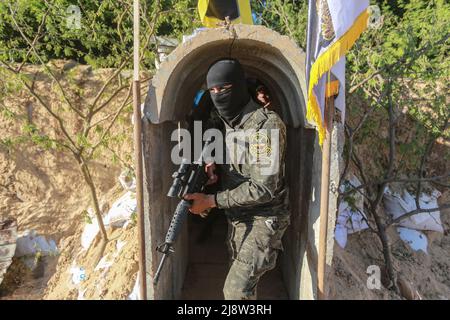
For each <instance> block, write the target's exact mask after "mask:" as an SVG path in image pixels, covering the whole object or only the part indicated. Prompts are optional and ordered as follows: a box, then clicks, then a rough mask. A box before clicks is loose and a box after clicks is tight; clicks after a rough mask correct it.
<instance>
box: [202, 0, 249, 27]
mask: <svg viewBox="0 0 450 320" xmlns="http://www.w3.org/2000/svg"><path fill="white" fill-rule="evenodd" d="M198 12H199V14H200V19H201V20H202V23H203V25H204V26H205V27H208V28H216V27H217V26H218V24H219V23H221V22H223V21H225V17H229V18H230V20H231V23H243V24H253V18H252V9H251V8H250V1H249V0H199V1H198Z"/></svg>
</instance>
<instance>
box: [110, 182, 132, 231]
mask: <svg viewBox="0 0 450 320" xmlns="http://www.w3.org/2000/svg"><path fill="white" fill-rule="evenodd" d="M134 212H136V195H135V194H134V193H133V192H131V191H128V192H127V193H125V194H124V195H123V196H122V197H120V198H119V199H117V200H116V202H114V203H113V205H112V207H111V209H110V210H109V211H108V214H107V215H106V217H105V218H104V219H103V221H104V223H105V225H109V226H112V227H116V228H120V227H122V226H123V225H124V224H125V222H126V221H127V220H129V219H130V218H131V215H132V214H133V213H134Z"/></svg>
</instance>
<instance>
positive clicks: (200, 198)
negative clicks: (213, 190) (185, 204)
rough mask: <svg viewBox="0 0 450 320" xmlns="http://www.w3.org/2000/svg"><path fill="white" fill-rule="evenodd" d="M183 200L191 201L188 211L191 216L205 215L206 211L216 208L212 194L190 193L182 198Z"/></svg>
mask: <svg viewBox="0 0 450 320" xmlns="http://www.w3.org/2000/svg"><path fill="white" fill-rule="evenodd" d="M184 199H185V200H193V202H192V206H191V208H190V209H189V211H190V212H191V213H193V214H198V215H201V216H202V217H203V216H204V215H205V212H206V211H209V210H210V209H211V208H215V207H216V200H215V199H214V195H213V194H204V193H192V194H187V195H185V196H184Z"/></svg>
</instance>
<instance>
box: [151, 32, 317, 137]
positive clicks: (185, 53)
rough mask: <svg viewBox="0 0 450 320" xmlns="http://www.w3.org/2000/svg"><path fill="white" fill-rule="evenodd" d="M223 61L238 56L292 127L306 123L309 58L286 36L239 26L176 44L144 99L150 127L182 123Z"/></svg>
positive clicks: (203, 34) (250, 75)
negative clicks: (210, 72)
mask: <svg viewBox="0 0 450 320" xmlns="http://www.w3.org/2000/svg"><path fill="white" fill-rule="evenodd" d="M221 57H233V58H237V59H238V60H239V61H241V63H242V64H243V65H244V68H245V70H246V74H247V76H248V77H256V78H258V79H265V80H266V83H265V84H266V85H267V86H268V87H269V90H270V91H271V92H276V93H277V94H276V99H275V101H276V102H277V105H278V106H279V110H278V111H279V114H280V115H281V116H282V118H283V120H284V121H285V122H286V123H287V124H289V125H290V126H292V127H294V128H297V127H300V126H302V127H305V126H306V127H310V126H311V124H309V123H307V122H306V120H305V114H306V106H305V93H306V81H305V54H304V53H303V51H302V50H301V49H300V48H299V47H298V46H297V45H296V44H295V43H294V42H293V41H292V40H291V39H289V38H288V37H286V36H281V35H280V34H278V33H277V32H275V31H273V30H270V29H267V28H266V27H263V26H248V25H235V26H233V28H232V30H231V31H229V30H226V29H208V30H205V31H201V32H200V33H199V34H198V35H197V36H195V37H194V38H192V39H191V40H188V41H187V42H185V43H183V44H181V45H180V46H178V47H177V48H176V49H175V50H174V51H173V52H172V53H171V54H170V55H169V56H168V59H167V60H166V61H165V62H163V63H162V65H161V68H160V70H159V71H158V73H157V74H156V75H155V76H154V78H153V80H152V83H151V85H150V88H149V91H148V95H147V98H146V101H145V109H144V110H145V111H144V112H145V115H146V117H147V118H148V119H149V120H150V121H151V122H152V123H155V124H156V123H162V122H165V121H180V120H182V119H183V117H184V115H185V114H186V113H187V112H188V111H189V110H190V108H191V107H192V101H193V99H194V96H195V94H196V92H197V91H198V89H199V88H200V87H201V86H202V84H203V83H204V80H205V76H206V72H207V70H208V67H209V66H210V65H211V63H213V62H214V61H215V60H217V59H218V58H221Z"/></svg>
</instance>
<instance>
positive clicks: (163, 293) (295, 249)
mask: <svg viewBox="0 0 450 320" xmlns="http://www.w3.org/2000/svg"><path fill="white" fill-rule="evenodd" d="M222 57H232V58H236V59H238V60H239V61H240V62H241V63H242V65H243V66H244V68H245V72H246V76H247V77H248V78H256V79H259V80H260V81H261V82H263V83H264V84H265V85H266V86H267V88H268V89H269V91H270V92H271V94H272V100H273V105H274V110H275V111H276V112H277V113H278V114H279V115H280V116H281V118H282V119H283V121H284V122H285V124H286V126H287V140H288V147H287V154H286V159H288V160H287V162H286V177H287V183H288V188H289V209H290V213H291V225H290V227H289V228H288V230H287V231H286V234H285V236H284V238H283V245H284V248H285V250H284V252H283V254H282V255H280V257H279V259H278V267H277V268H276V269H275V270H274V271H271V272H269V274H267V275H266V276H265V278H264V279H262V282H263V285H262V286H263V287H267V288H269V289H268V290H267V291H266V290H264V289H262V291H260V290H258V294H259V298H263V299H264V298H266V299H271V298H284V299H287V298H290V299H298V298H300V297H302V295H303V296H305V297H310V298H313V296H314V292H313V291H314V289H312V288H313V287H314V283H313V282H314V281H315V280H314V271H313V270H314V268H315V267H314V262H313V260H314V259H315V256H316V255H317V253H316V251H315V248H316V245H315V240H314V232H311V230H312V229H313V228H312V224H313V223H315V220H316V218H317V217H314V218H313V219H314V221H313V220H312V215H311V210H314V212H316V211H317V210H316V209H314V207H315V206H316V205H317V201H315V200H314V199H319V197H320V195H318V194H317V191H315V193H316V194H315V195H314V189H315V188H314V186H315V185H317V179H314V176H317V170H318V169H317V168H320V161H316V160H314V159H316V158H317V157H318V152H320V148H318V146H317V142H316V134H315V131H314V129H311V125H310V124H309V123H307V121H306V119H305V113H306V112H305V110H306V109H305V98H304V97H305V92H306V84H305V78H304V77H305V76H304V75H305V62H304V61H305V57H304V53H303V52H302V51H301V49H300V48H298V47H297V46H296V44H295V43H294V42H293V41H291V40H290V39H289V38H287V37H285V36H281V35H279V34H278V33H276V32H274V31H272V30H269V29H267V28H265V27H262V26H246V25H235V26H233V27H232V28H231V30H226V29H209V30H205V31H202V32H200V33H199V34H198V35H196V36H195V37H194V38H192V39H191V40H188V41H187V42H185V43H183V44H182V45H180V46H179V47H177V48H176V49H175V50H174V51H173V52H172V53H171V54H170V55H169V56H168V60H167V61H165V62H164V63H163V64H162V65H161V68H160V69H159V70H158V72H157V73H156V74H155V76H154V77H153V79H152V83H151V85H150V88H149V92H148V95H147V98H146V101H145V108H144V115H145V118H146V119H144V121H143V143H144V170H145V174H144V203H145V205H144V210H145V214H146V221H145V222H146V232H145V233H146V239H147V243H146V247H147V252H146V253H147V254H146V256H147V280H148V287H149V288H148V295H149V298H154V299H178V298H185V299H191V298H192V299H208V298H209V299H221V298H222V297H223V296H222V292H221V290H222V286H223V283H224V281H225V275H226V273H227V270H228V262H227V259H228V258H227V254H226V246H225V233H226V221H225V220H224V219H223V218H218V219H216V221H215V222H214V223H212V224H211V228H212V229H211V232H210V233H209V236H211V238H209V240H206V241H203V243H202V242H201V241H200V242H198V241H196V239H197V240H198V237H199V236H200V235H199V233H201V232H202V230H204V226H202V224H201V222H198V221H195V219H194V218H192V217H191V218H190V219H189V221H188V223H187V224H186V226H185V228H184V230H183V233H182V234H181V235H180V237H179V238H178V240H177V244H176V247H175V253H174V254H172V256H171V257H170V259H169V262H168V263H166V265H165V269H164V271H163V274H162V275H161V278H160V280H159V283H158V285H157V286H153V284H152V281H151V280H152V276H153V274H154V272H155V271H156V268H157V265H158V263H159V260H160V258H161V257H160V255H159V253H157V252H156V251H155V247H156V246H157V245H158V244H160V243H161V242H163V239H164V236H165V233H166V231H167V229H168V226H169V224H170V220H171V218H172V215H173V212H174V210H175V207H176V205H177V200H176V199H172V198H168V197H167V196H166V194H167V191H168V190H169V188H170V185H171V183H172V178H171V175H172V173H173V172H174V171H176V169H177V166H175V165H173V164H172V161H171V158H170V155H171V150H172V148H173V147H174V146H175V145H176V142H175V141H171V135H172V132H173V131H174V130H176V129H177V128H179V127H186V125H187V124H186V122H185V119H186V116H187V114H188V113H189V111H190V110H191V108H192V105H193V100H194V98H195V95H196V93H197V92H198V90H199V89H200V88H201V87H202V85H203V84H204V82H205V78H206V73H207V70H208V67H209V66H210V65H211V63H213V62H214V61H215V60H217V59H219V58H222ZM312 193H313V194H312ZM311 198H313V200H312V201H311ZM317 214H318V211H317ZM314 215H316V214H314ZM311 239H312V240H311ZM311 242H312V243H311ZM311 244H312V245H311ZM305 273H306V276H305ZM205 275H207V276H205ZM302 282H303V283H302ZM264 283H265V284H264ZM273 288H277V289H276V290H275V291H274V290H273ZM302 290H303V293H302ZM306 291H309V292H312V293H305V292H306Z"/></svg>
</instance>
